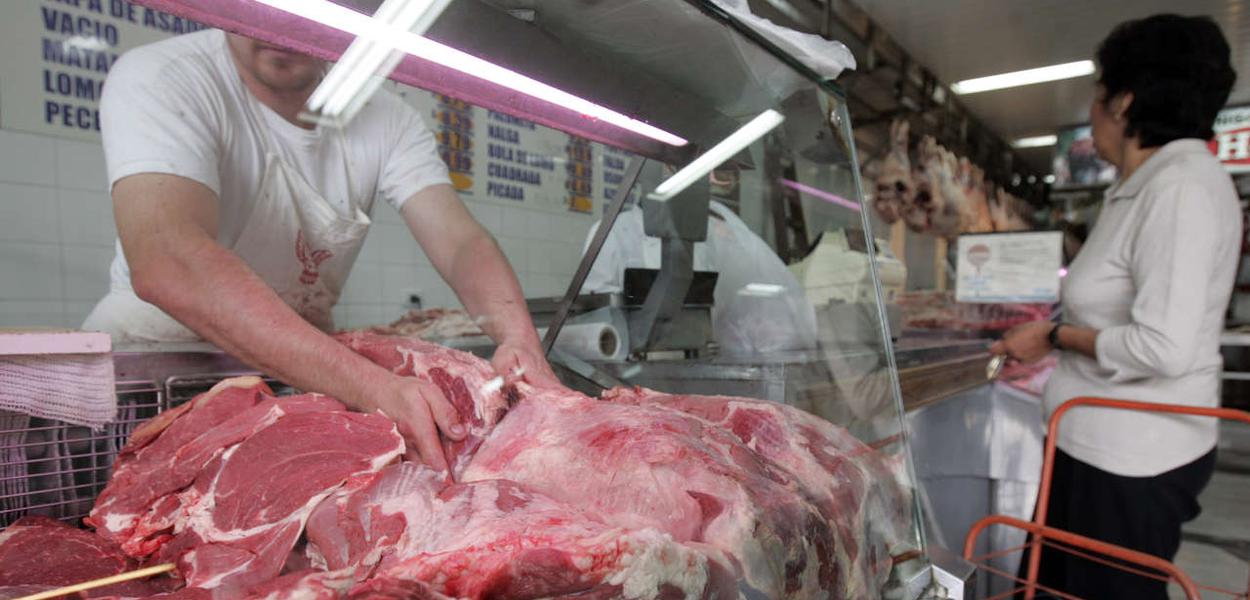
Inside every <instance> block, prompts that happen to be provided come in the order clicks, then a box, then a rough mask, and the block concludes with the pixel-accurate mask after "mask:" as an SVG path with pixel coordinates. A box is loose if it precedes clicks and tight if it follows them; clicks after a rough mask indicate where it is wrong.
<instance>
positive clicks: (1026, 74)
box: [951, 60, 1095, 95]
mask: <svg viewBox="0 0 1250 600" xmlns="http://www.w3.org/2000/svg"><path fill="white" fill-rule="evenodd" d="M1094 71H1095V68H1094V61H1092V60H1078V61H1076V62H1070V63H1064V64H1061V65H1051V66H1049V67H1040V68H1037V69H1028V70H1025V71H1015V72H1013V73H1003V74H1001V75H990V76H989V77H978V78H976V79H967V80H964V81H961V82H959V83H956V84H955V85H952V86H951V91H952V92H955V93H956V94H960V95H963V94H976V93H978V92H988V91H992V90H1001V89H1005V88H1013V87H1019V86H1022V85H1032V84H1034V83H1043V82H1046V81H1058V80H1060V79H1071V78H1073V77H1083V76H1085V75H1089V74H1091V73H1093V72H1094Z"/></svg>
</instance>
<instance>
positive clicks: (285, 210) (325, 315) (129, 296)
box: [83, 84, 370, 342]
mask: <svg viewBox="0 0 1250 600" xmlns="http://www.w3.org/2000/svg"><path fill="white" fill-rule="evenodd" d="M240 85H242V84H240ZM247 98H248V100H249V102H248V104H249V106H250V108H251V115H250V116H251V117H252V121H253V123H252V126H253V127H261V128H262V129H261V130H260V131H263V132H264V134H263V135H261V136H260V137H261V140H263V142H262V144H263V146H264V151H265V173H264V176H263V177H262V178H261V185H260V190H259V192H258V195H257V198H256V203H255V206H254V208H253V210H252V216H251V218H249V219H248V222H247V225H245V226H244V228H243V231H242V233H241V234H240V235H239V239H238V241H237V242H235V243H234V244H233V245H232V246H231V247H230V248H229V249H230V250H232V251H233V252H234V253H235V254H237V255H238V256H239V257H240V258H242V259H243V260H244V262H246V263H247V264H248V266H250V267H251V268H252V270H254V271H256V273H257V274H258V275H260V277H261V279H263V280H264V281H265V283H268V284H269V286H270V287H272V288H273V289H274V291H276V292H277V293H278V295H279V296H281V297H282V300H283V301H284V302H286V303H287V305H288V306H290V307H291V308H292V309H294V310H295V312H297V313H299V315H300V316H302V317H304V319H305V320H307V321H308V322H309V323H312V324H313V325H314V326H316V327H318V328H320V329H321V330H323V331H331V330H333V329H334V318H333V316H332V315H331V309H332V308H333V307H334V305H335V303H337V302H338V299H339V294H340V293H341V292H342V290H343V284H344V283H345V282H346V281H347V276H348V274H349V273H350V272H351V268H352V264H353V263H355V261H356V255H357V254H359V253H360V247H361V246H362V245H363V244H364V240H365V234H366V233H368V231H369V224H370V220H369V216H368V215H367V214H365V212H364V211H363V210H361V208H360V206H359V204H358V203H357V202H356V201H355V200H351V199H349V202H348V210H349V212H350V214H349V215H348V216H344V215H341V214H339V211H338V210H336V209H335V207H334V206H333V205H331V204H330V203H329V202H328V201H327V200H326V199H325V198H324V197H322V195H321V193H320V192H318V191H317V190H316V188H314V187H313V186H312V185H310V184H309V183H308V181H307V180H306V179H305V178H304V177H303V176H302V175H300V173H299V171H298V170H297V169H296V168H294V167H293V166H291V165H289V164H288V163H287V162H286V161H285V160H284V159H283V158H282V157H281V156H280V155H279V154H278V153H277V152H275V151H274V149H273V141H272V140H271V139H270V136H271V135H272V132H271V131H269V128H268V126H267V125H266V124H265V121H264V116H263V115H261V114H259V111H260V107H259V106H258V104H257V101H256V99H255V98H253V97H252V96H251V95H250V94H248V96H247ZM337 138H338V142H339V143H340V144H342V145H343V155H344V156H345V157H346V156H347V147H346V144H345V143H344V141H343V137H342V134H341V132H340V133H339V134H338V136H337ZM344 169H345V170H347V165H344ZM346 181H347V189H348V190H349V193H350V190H351V189H352V186H351V180H350V178H348V179H346ZM83 328H84V329H88V330H96V331H105V332H108V333H110V334H112V335H113V337H114V339H115V340H117V341H145V342H148V341H151V342H192V341H199V340H200V339H201V338H200V336H199V335H197V334H196V333H195V332H193V331H191V330H190V329H188V328H187V327H186V326H184V325H182V324H181V323H179V322H178V321H176V320H175V319H173V318H172V317H170V316H169V315H168V314H166V313H165V312H164V311H162V310H161V309H159V308H157V307H156V306H154V305H152V304H149V303H147V302H144V301H143V300H141V299H139V297H138V296H137V295H135V293H134V291H132V290H129V289H125V290H119V289H114V290H111V291H110V292H109V293H108V295H107V296H105V297H104V299H102V300H101V301H100V303H99V304H97V305H96V307H95V310H93V311H92V312H91V315H90V316H88V317H87V320H86V322H84V323H83Z"/></svg>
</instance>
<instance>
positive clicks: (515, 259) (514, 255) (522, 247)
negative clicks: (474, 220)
mask: <svg viewBox="0 0 1250 600" xmlns="http://www.w3.org/2000/svg"><path fill="white" fill-rule="evenodd" d="M496 239H497V240H498V241H499V249H500V250H502V251H503V255H504V256H506V257H508V262H509V263H511V264H512V269H513V270H514V271H526V270H529V264H530V263H529V242H527V241H526V240H523V239H519V238H510V237H498V238H496Z"/></svg>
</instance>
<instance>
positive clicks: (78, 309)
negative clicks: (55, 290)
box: [64, 300, 96, 329]
mask: <svg viewBox="0 0 1250 600" xmlns="http://www.w3.org/2000/svg"><path fill="white" fill-rule="evenodd" d="M64 304H65V326H66V327H69V328H71V329H77V328H79V327H81V326H82V322H83V321H85V320H87V315H89V314H91V310H92V309H94V308H95V304H96V300H91V301H85V302H84V301H81V300H67V301H66V302H65V303H64Z"/></svg>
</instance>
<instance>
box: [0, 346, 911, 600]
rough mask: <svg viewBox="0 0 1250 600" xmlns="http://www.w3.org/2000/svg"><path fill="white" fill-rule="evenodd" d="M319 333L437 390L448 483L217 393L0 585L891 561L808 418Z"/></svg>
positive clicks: (848, 462) (326, 594)
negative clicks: (524, 378) (161, 572)
mask: <svg viewBox="0 0 1250 600" xmlns="http://www.w3.org/2000/svg"><path fill="white" fill-rule="evenodd" d="M340 340H341V341H343V342H344V343H345V344H347V345H348V346H349V347H351V348H353V349H354V350H356V351H357V352H359V353H361V354H363V355H364V356H367V357H369V358H370V359H371V360H374V361H375V362H378V363H379V364H382V365H383V366H386V367H388V368H390V369H391V370H393V371H394V372H396V373H398V374H401V375H407V376H414V377H420V378H425V379H427V380H429V381H432V382H434V383H435V384H436V385H438V386H439V388H440V389H441V390H442V391H443V393H444V395H446V396H447V397H448V398H449V399H450V400H451V401H452V403H453V404H454V405H455V406H456V407H457V409H458V410H459V411H460V415H461V417H462V419H463V420H464V421H465V422H466V423H467V424H468V425H469V429H470V435H469V436H468V438H467V439H466V440H464V441H461V442H457V443H454V444H452V443H448V444H446V445H445V449H446V450H447V452H448V455H449V463H450V464H452V465H453V467H452V469H453V473H452V475H454V478H455V481H454V482H452V481H449V480H448V477H447V474H446V473H439V472H435V471H433V470H431V469H429V468H427V467H424V466H421V465H417V464H414V463H407V462H400V461H399V457H400V456H402V454H403V441H402V439H401V438H400V436H399V435H398V434H397V433H396V430H395V427H394V424H393V423H392V422H391V421H390V420H389V419H387V418H386V417H385V416H384V415H381V414H361V413H354V412H349V411H347V410H345V409H344V407H343V406H342V405H341V404H339V403H338V402H337V401H335V400H332V399H330V398H326V397H324V396H319V395H316V394H307V395H302V396H294V397H287V398H276V397H274V396H273V395H272V393H271V392H270V391H269V390H268V389H267V388H266V387H265V385H264V384H263V383H262V382H261V381H260V380H258V379H255V378H236V379H230V380H226V381H223V382H222V383H221V384H219V385H217V386H216V387H214V388H213V389H212V390H210V391H209V392H206V393H205V394H202V395H200V396H198V397H196V398H195V399H194V400H192V401H191V402H189V403H187V404H185V405H183V406H181V407H179V408H177V409H174V410H171V411H167V412H165V413H163V414H161V415H160V416H158V417H156V418H155V419H153V420H152V421H149V422H148V423H147V424H145V425H144V426H143V427H141V428H140V429H139V430H137V431H136V432H135V434H134V436H133V437H132V439H131V440H130V442H129V444H128V445H127V446H126V448H125V449H124V450H123V451H122V453H121V455H120V456H119V458H118V461H117V464H116V469H115V473H114V475H113V478H112V480H111V481H110V483H109V486H108V487H107V488H106V489H105V491H104V492H103V493H102V494H101V496H100V498H99V500H98V502H97V504H96V507H95V509H94V510H93V511H92V513H91V516H90V518H89V519H88V520H87V521H88V523H89V524H90V525H92V526H94V527H95V528H96V531H95V533H89V532H86V531H82V530H76V529H72V528H68V527H63V526H60V525H56V524H49V523H44V522H34V523H28V524H22V525H15V526H14V527H11V528H10V529H8V530H7V531H5V532H3V533H0V564H3V565H5V566H6V567H7V566H8V563H7V562H4V560H3V559H4V557H6V556H26V554H25V553H27V552H29V547H30V546H29V545H30V542H29V540H30V539H31V538H30V537H28V536H27V537H24V534H25V533H28V532H29V531H30V530H31V529H32V528H36V527H38V528H40V531H39V532H38V533H39V535H40V537H41V538H42V539H43V540H44V543H45V546H44V549H45V554H47V555H49V556H50V558H46V559H44V558H36V559H31V560H29V561H28V562H27V563H21V565H25V566H22V567H21V568H20V569H0V585H6V586H31V585H34V586H41V585H42V586H47V585H59V584H61V583H64V582H65V581H64V578H71V579H75V580H77V579H82V578H91V577H96V576H99V575H102V574H109V573H115V572H118V571H123V570H127V569H130V568H134V567H135V566H137V565H142V564H149V563H160V562H166V561H173V562H175V563H176V564H177V566H178V570H177V577H176V578H163V579H161V580H157V581H149V582H145V583H142V584H132V587H130V588H126V589H113V590H108V592H107V593H112V594H115V595H118V596H122V597H142V596H147V595H151V594H157V593H161V592H163V591H165V590H170V589H176V591H173V592H169V593H166V594H164V595H162V596H161V597H168V598H194V599H198V598H244V597H250V598H272V599H279V598H292V599H293V598H316V599H322V598H324V599H327V600H329V599H336V598H353V599H354V598H370V599H390V598H395V599H398V598H421V599H440V598H568V599H572V598H579V599H586V598H596V599H598V598H603V599H606V598H664V599H676V598H726V599H728V598H751V599H754V598H822V599H823V598H869V597H877V596H879V592H880V590H881V588H882V586H883V584H884V583H885V580H886V578H887V577H888V576H889V574H890V570H891V567H892V564H893V563H892V558H893V557H895V556H899V555H901V554H903V553H905V552H907V551H909V550H911V546H910V545H909V544H910V541H909V538H908V532H907V531H906V525H905V524H906V523H907V522H908V521H909V519H908V515H907V511H908V504H907V502H906V499H905V495H904V494H903V492H902V490H901V488H899V487H898V484H897V483H896V479H895V478H894V476H893V473H892V471H891V469H890V468H889V465H887V464H886V462H885V461H884V459H882V458H881V457H880V456H879V455H878V454H877V453H876V452H874V451H873V450H871V449H870V448H868V447H866V446H864V445H863V444H861V443H860V442H859V441H857V440H856V439H854V438H853V437H852V436H851V435H850V434H849V433H847V432H846V431H844V430H842V429H840V428H838V427H835V426H833V425H832V424H830V423H828V422H826V421H823V420H821V419H818V418H816V417H814V416H811V415H809V414H807V413H804V412H801V411H798V410H796V409H793V408H789V407H786V406H782V405H777V404H773V403H768V402H762V401H756V400H748V399H744V398H732V397H706V396H671V395H667V394H661V393H658V392H654V391H649V390H643V389H623V388H618V389H615V390H611V391H609V392H606V393H605V394H604V397H603V398H602V399H593V398H590V397H587V396H584V395H582V394H579V393H576V392H573V391H570V390H567V389H563V388H558V389H535V388H532V387H529V386H527V385H525V384H523V383H521V384H516V385H515V386H505V387H501V386H500V385H499V383H498V380H494V375H493V371H492V370H491V369H490V367H489V365H488V364H487V363H486V362H485V361H482V360H480V359H477V358H475V357H473V356H471V355H468V354H465V353H462V352H457V351H454V350H449V349H446V348H443V347H441V346H437V345H434V344H429V343H425V342H421V341H417V340H411V339H401V338H389V337H383V336H377V335H373V334H364V333H354V334H347V335H344V336H340ZM492 380H493V381H492ZM896 527H898V528H899V529H897V530H896ZM24 540H25V541H24ZM71 546H72V547H71ZM83 548H86V549H87V550H85V551H84V550H83ZM66 556H77V557H78V560H79V562H80V563H82V564H78V565H76V566H75V568H74V569H68V570H66V569H64V568H63V567H57V569H56V570H62V571H64V578H62V579H57V580H55V581H54V580H52V578H51V577H50V576H49V573H48V572H47V571H48V569H45V568H43V565H45V564H52V565H60V564H65V563H64V561H62V563H58V562H57V560H59V559H58V557H61V558H62V559H63V558H64V557H66ZM14 564H18V563H14ZM15 571H20V572H15ZM14 589H17V588H14ZM21 589H38V588H30V587H23V588H21ZM4 594H5V589H3V588H0V597H5V596H4Z"/></svg>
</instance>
